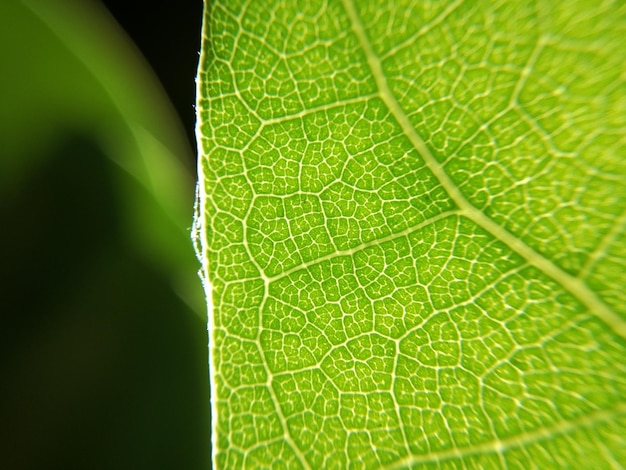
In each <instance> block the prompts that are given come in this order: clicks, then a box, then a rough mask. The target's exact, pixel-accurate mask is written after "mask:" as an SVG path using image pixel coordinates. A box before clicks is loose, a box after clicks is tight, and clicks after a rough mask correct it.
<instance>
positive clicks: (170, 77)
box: [102, 0, 203, 165]
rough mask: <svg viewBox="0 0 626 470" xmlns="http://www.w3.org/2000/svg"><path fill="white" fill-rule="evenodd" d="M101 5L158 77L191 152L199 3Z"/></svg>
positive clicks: (113, 1) (116, 1)
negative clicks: (177, 116)
mask: <svg viewBox="0 0 626 470" xmlns="http://www.w3.org/2000/svg"><path fill="white" fill-rule="evenodd" d="M102 3H103V4H104V5H105V6H106V7H107V9H108V10H109V12H111V14H112V15H113V17H114V18H115V20H116V21H117V22H118V24H119V25H120V26H121V27H122V28H123V29H124V30H125V31H126V33H127V34H128V35H129V37H130V38H131V39H132V41H133V42H134V43H135V45H136V46H137V47H138V48H139V50H140V51H141V53H142V54H143V56H144V57H145V58H146V60H147V61H148V63H149V64H150V66H151V67H152V69H153V70H154V72H155V73H156V75H157V76H158V78H159V80H160V82H161V84H162V85H163V88H164V89H165V91H166V93H167V94H168V96H169V98H170V100H171V101H172V104H173V105H174V107H175V108H176V111H177V112H178V115H179V116H180V119H181V121H182V123H183V126H184V128H185V131H186V133H187V138H188V140H189V142H190V143H191V144H192V145H193V146H194V148H195V135H194V125H195V110H194V107H193V104H194V102H195V93H196V89H195V82H194V79H195V75H196V68H197V66H198V59H199V54H200V38H201V33H200V29H201V24H202V4H203V2H202V0H183V1H181V2H158V1H145V0H140V1H123V0H104V1H103V2H102ZM193 164H194V165H195V162H194V163H193Z"/></svg>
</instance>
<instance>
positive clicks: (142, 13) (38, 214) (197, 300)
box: [0, 0, 210, 470]
mask: <svg viewBox="0 0 626 470" xmlns="http://www.w3.org/2000/svg"><path fill="white" fill-rule="evenodd" d="M201 15H202V1H201V0H186V1H184V2H176V3H173V2H161V3H159V2H155V1H133V2H129V1H126V2H124V1H104V0H102V1H100V0H0V242H1V243H0V262H1V266H2V269H1V270H0V273H1V274H0V275H1V279H0V322H1V323H0V367H1V370H0V373H1V376H0V377H1V379H0V468H2V469H47V470H54V469H170V468H171V469H207V468H209V467H210V415H209V413H210V410H209V399H208V397H209V389H208V373H207V332H206V313H205V303H204V299H203V292H202V288H201V285H200V282H199V280H198V277H197V271H198V269H199V264H198V262H197V260H196V258H195V255H194V252H193V247H192V243H191V239H190V231H191V226H192V216H193V201H194V185H195V142H194V141H193V139H194V119H195V116H194V108H193V104H194V99H195V82H194V79H195V73H196V66H197V62H198V54H199V49H200V28H201Z"/></svg>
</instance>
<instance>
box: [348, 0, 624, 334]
mask: <svg viewBox="0 0 626 470" xmlns="http://www.w3.org/2000/svg"><path fill="white" fill-rule="evenodd" d="M342 2H343V5H344V8H345V10H346V13H347V15H348V17H349V18H350V21H351V24H352V29H353V31H354V33H355V34H356V36H357V38H358V40H359V43H360V44H361V47H362V48H363V51H364V52H365V55H366V57H367V62H368V65H369V67H370V70H371V71H372V75H373V77H374V80H375V81H376V86H377V87H378V91H379V93H380V96H381V98H382V100H383V101H384V102H385V104H386V105H387V107H388V108H389V110H390V111H391V114H392V115H393V116H394V118H395V119H396V120H397V122H398V124H399V125H400V127H401V128H402V130H403V131H404V133H405V135H406V136H407V137H408V139H409V140H410V141H411V143H412V144H413V146H414V147H415V149H416V150H417V151H418V152H419V153H420V155H421V156H422V158H423V159H424V162H425V163H426V165H427V166H428V168H429V169H430V171H431V172H432V173H433V174H434V175H435V177H436V178H437V179H438V180H439V182H440V183H441V185H442V186H443V188H444V189H445V190H446V191H447V193H448V195H449V196H450V198H451V199H452V200H453V201H454V202H455V204H456V205H457V206H458V207H459V209H460V211H461V214H462V215H464V216H465V217H467V218H469V219H470V220H472V221H473V222H474V223H476V224H477V225H479V226H480V227H482V228H483V229H485V230H487V231H488V232H489V233H491V234H492V235H493V236H494V237H496V238H498V239H500V240H501V241H502V242H503V243H505V244H506V245H508V246H509V248H511V249H512V250H513V251H515V252H517V253H518V254H519V255H520V256H522V257H523V258H525V259H526V260H527V261H528V262H529V263H530V264H531V265H533V266H535V267H536V268H537V269H539V270H540V271H542V272H543V273H544V274H546V275H547V276H550V277H552V279H554V280H555V281H556V282H557V283H559V284H560V285H561V286H562V287H563V288H564V289H566V290H567V291H568V292H569V293H570V294H572V295H573V296H574V297H575V298H576V299H578V300H579V301H580V302H581V303H582V304H583V305H584V306H585V307H587V309H588V310H589V311H590V312H592V313H593V314H594V315H596V316H597V317H598V318H599V319H600V320H602V321H603V322H604V323H605V324H606V325H608V326H609V327H610V328H611V329H612V330H613V331H614V332H615V333H616V334H617V335H619V336H621V337H622V338H626V321H625V320H624V319H623V318H621V317H620V316H619V315H617V314H616V313H615V312H613V311H612V310H611V309H610V308H609V307H608V306H607V305H606V304H605V303H604V302H602V300H600V298H599V297H598V296H597V295H596V294H595V292H593V291H592V290H591V289H590V288H589V287H588V286H587V285H586V284H585V283H584V282H583V281H581V280H580V279H577V278H575V277H574V276H571V275H570V274H568V273H566V272H565V271H563V270H562V269H561V268H559V267H558V266H556V265H555V264H554V263H553V262H552V261H550V260H548V259H547V258H545V257H544V256H543V255H541V254H540V253H538V252H537V251H535V250H534V249H533V248H531V247H530V246H529V245H527V244H526V243H524V242H523V241H522V240H520V239H519V238H518V237H516V236H515V235H513V234H512V233H510V232H509V231H508V230H506V229H505V228H504V227H502V226H501V225H499V224H497V223H496V222H494V221H493V220H492V219H491V218H489V217H487V216H486V215H485V214H484V213H482V212H481V211H480V210H478V209H477V208H476V207H474V206H473V205H472V204H471V203H470V202H469V201H468V200H467V199H466V198H465V196H464V195H463V194H462V193H461V191H460V189H459V188H458V186H457V185H456V184H455V183H454V182H453V181H452V179H451V178H450V176H449V175H448V174H447V173H446V171H445V170H444V167H443V166H442V165H441V164H440V163H439V162H438V161H437V160H436V159H435V157H434V156H433V155H432V154H431V153H430V150H429V149H428V147H427V146H426V144H425V143H424V141H423V140H422V138H421V137H420V136H419V135H418V134H417V132H416V130H415V128H414V127H413V125H412V124H411V121H410V120H409V118H408V116H407V115H406V113H405V112H404V110H403V109H402V107H401V106H400V104H399V103H398V101H397V100H396V98H395V96H394V95H393V93H392V91H391V89H390V88H389V85H388V84H387V79H386V77H385V73H384V71H383V68H382V64H381V62H380V59H379V58H378V56H377V55H376V53H375V52H374V50H373V49H372V46H371V44H370V41H369V39H368V37H367V33H366V32H365V29H364V27H363V23H362V22H361V18H360V17H359V15H358V13H357V11H356V8H355V6H354V3H353V0H342Z"/></svg>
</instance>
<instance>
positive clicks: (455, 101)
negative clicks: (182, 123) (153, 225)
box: [198, 0, 626, 469]
mask: <svg viewBox="0 0 626 470" xmlns="http://www.w3.org/2000/svg"><path fill="white" fill-rule="evenodd" d="M206 5H207V8H206V17H205V31H204V40H203V51H202V59H201V64H200V73H199V82H198V92H199V93H198V109H199V114H198V118H199V122H198V131H199V147H200V152H201V159H200V167H199V168H200V193H201V195H200V204H199V208H200V214H199V216H198V225H199V232H200V242H201V247H202V248H201V249H202V257H203V261H204V268H203V273H204V274H203V275H204V278H205V280H206V287H207V295H208V298H209V299H210V301H209V304H210V320H209V329H210V332H211V364H210V367H211V380H212V386H213V396H212V403H213V411H214V417H213V419H214V437H213V451H214V460H215V464H216V466H217V467H218V468H240V467H245V468H265V467H272V468H312V469H316V468H348V467H349V468H381V467H389V468H396V467H397V468H422V467H432V468H505V467H506V468H533V467H539V468H551V467H552V468H563V467H568V466H571V467H593V468H604V467H606V468H609V467H616V466H619V465H620V464H622V465H623V464H624V463H625V462H626V441H625V440H624V437H623V436H625V435H626V402H625V397H626V366H625V363H624V360H623V358H624V357H626V356H625V355H626V341H625V338H626V307H625V306H626V295H625V293H624V292H625V290H624V289H623V283H624V271H625V269H624V267H625V258H626V238H625V231H624V225H625V223H626V215H625V212H624V207H626V205H625V203H626V190H625V184H624V183H625V176H626V175H625V173H626V167H625V165H624V157H625V156H626V155H625V152H624V149H625V140H626V139H625V135H624V125H625V124H626V123H625V115H624V112H623V111H624V107H625V106H626V86H625V82H624V77H625V76H626V69H625V67H624V61H623V51H624V48H625V47H626V40H625V39H624V38H626V9H625V8H624V7H623V5H621V4H620V3H619V2H614V3H611V2H605V3H602V4H601V5H598V4H597V3H594V2H585V1H582V2H567V3H562V4H553V3H552V2H522V1H510V2H502V3H498V4H495V3H491V2H463V1H456V2H422V1H410V0H408V1H394V2H374V1H354V2H353V1H352V0H344V1H342V2H339V1H332V2H328V1H319V2H317V1H311V2H305V3H302V4H300V2H295V1H293V2H288V1H272V2H233V1H223V2H222V1H216V2H210V3H207V4H206Z"/></svg>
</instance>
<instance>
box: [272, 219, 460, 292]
mask: <svg viewBox="0 0 626 470" xmlns="http://www.w3.org/2000/svg"><path fill="white" fill-rule="evenodd" d="M454 214H459V211H446V212H442V213H441V214H437V215H436V216H434V217H430V218H428V219H426V220H424V221H422V222H420V223H419V224H416V225H413V226H411V227H409V228H406V229H404V230H402V231H400V232H394V233H392V234H389V235H387V236H385V237H381V238H376V239H374V240H370V241H369V242H365V243H361V244H360V245H357V246H355V247H353V248H348V249H347V250H339V251H333V252H332V253H329V254H327V255H324V256H320V257H319V258H315V259H312V260H311V261H307V262H306V263H301V264H299V265H297V266H294V267H293V268H289V269H288V270H286V271H283V272H282V273H280V274H277V275H276V276H273V277H269V278H267V282H268V284H271V283H272V282H276V281H278V280H280V279H283V278H285V277H288V276H289V275H291V274H293V273H294V272H296V271H300V270H302V269H306V268H309V267H311V266H314V265H316V264H319V263H321V262H322V261H326V260H329V259H332V258H337V257H339V256H349V255H353V254H354V253H357V252H359V251H361V250H364V249H365V248H368V247H370V246H374V245H380V244H381V243H385V242H387V241H390V240H395V239H397V238H401V237H406V236H407V235H410V234H411V233H413V232H415V231H416V230H419V229H422V228H424V227H426V226H428V225H432V224H434V223H435V222H437V221H439V220H441V219H445V218H448V217H450V216H451V215H454Z"/></svg>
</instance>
